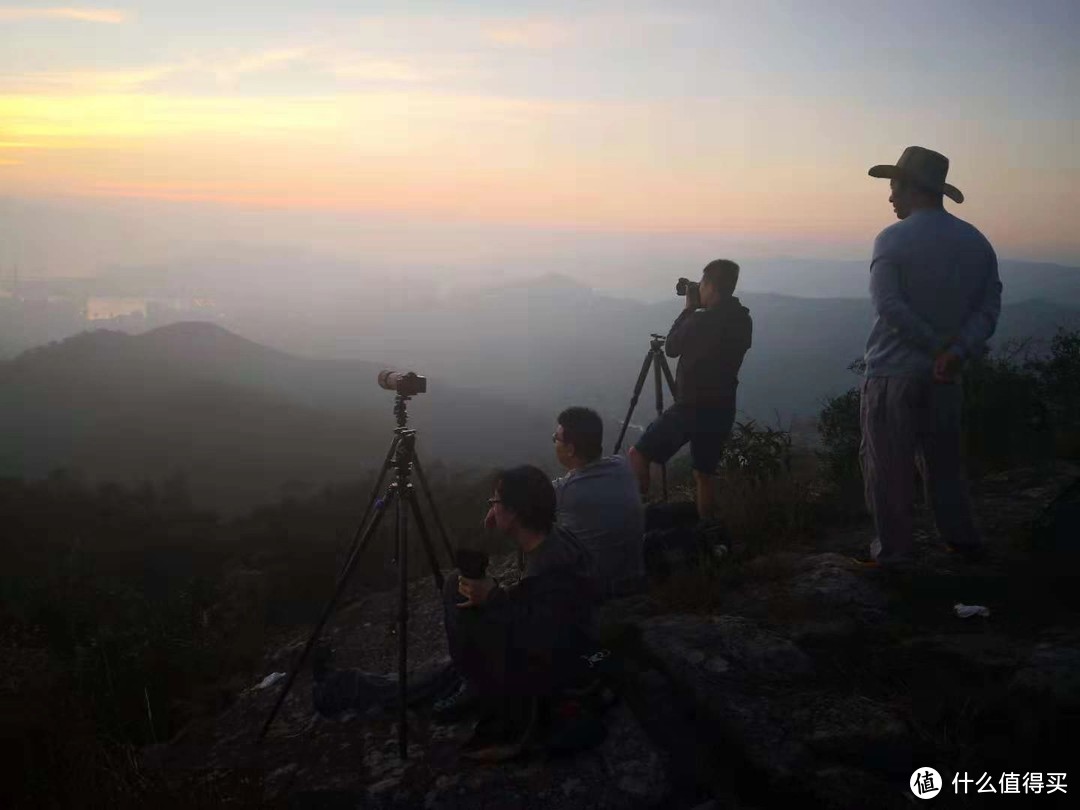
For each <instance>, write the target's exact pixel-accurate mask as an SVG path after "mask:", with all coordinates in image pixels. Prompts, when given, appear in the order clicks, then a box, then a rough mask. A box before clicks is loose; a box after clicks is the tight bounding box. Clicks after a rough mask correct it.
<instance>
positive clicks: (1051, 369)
mask: <svg viewBox="0 0 1080 810" xmlns="http://www.w3.org/2000/svg"><path fill="white" fill-rule="evenodd" d="M1028 368H1029V369H1030V370H1031V371H1032V372H1033V373H1034V374H1036V375H1037V376H1038V378H1039V386H1040V389H1041V395H1042V398H1043V400H1044V402H1045V403H1046V409H1047V413H1048V416H1049V419H1050V422H1051V424H1052V426H1053V430H1054V434H1055V449H1056V450H1057V452H1058V454H1059V455H1061V456H1062V457H1064V458H1071V459H1076V458H1080V331H1072V332H1066V331H1065V330H1059V331H1058V333H1057V334H1056V335H1055V336H1054V337H1053V339H1052V340H1051V342H1050V353H1049V355H1048V356H1047V357H1046V358H1044V359H1038V360H1033V361H1030V362H1029V363H1028Z"/></svg>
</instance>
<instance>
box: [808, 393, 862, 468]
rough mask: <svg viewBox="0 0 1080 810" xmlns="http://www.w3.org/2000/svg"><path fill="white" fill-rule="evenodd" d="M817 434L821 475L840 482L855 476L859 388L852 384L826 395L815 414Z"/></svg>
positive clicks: (860, 431) (857, 455) (858, 427)
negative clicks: (843, 390) (819, 440)
mask: <svg viewBox="0 0 1080 810" xmlns="http://www.w3.org/2000/svg"><path fill="white" fill-rule="evenodd" d="M818 434H819V435H820V437H821V445H822V447H823V449H822V450H818V451H817V453H816V455H817V458H818V461H819V462H820V463H821V471H822V474H823V475H824V476H825V479H826V480H827V481H828V482H830V483H832V484H838V485H843V484H844V483H846V482H848V481H851V480H853V479H855V478H858V477H859V474H860V472H859V444H860V442H861V441H862V430H861V429H860V426H859V390H858V389H857V388H852V389H850V390H848V391H845V392H844V393H843V394H840V395H839V396H835V397H829V398H828V399H827V400H826V401H825V407H824V408H822V409H821V415H820V416H819V417H818Z"/></svg>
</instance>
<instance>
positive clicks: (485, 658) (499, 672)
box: [443, 574, 509, 696]
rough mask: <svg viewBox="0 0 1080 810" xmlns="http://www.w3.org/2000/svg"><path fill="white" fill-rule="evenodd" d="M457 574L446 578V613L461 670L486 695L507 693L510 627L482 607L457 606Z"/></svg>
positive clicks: (448, 639) (453, 654) (448, 640)
mask: <svg viewBox="0 0 1080 810" xmlns="http://www.w3.org/2000/svg"><path fill="white" fill-rule="evenodd" d="M460 598H461V596H460V594H458V575H457V574H451V575H450V576H448V577H447V578H446V585H445V586H444V587H443V613H444V615H445V623H446V644H447V647H449V649H450V659H451V660H452V661H453V662H454V667H455V668H456V669H457V671H458V673H459V674H460V675H461V676H462V677H463V678H465V679H466V680H467V681H468V682H469V683H470V684H472V685H473V686H474V687H476V689H477V691H479V692H480V693H481V694H483V695H492V696H495V695H506V694H507V691H508V690H507V679H506V659H507V645H508V641H509V640H508V638H507V630H506V628H505V627H504V626H502V625H500V624H496V623H495V622H492V621H490V620H489V619H488V618H487V617H486V616H485V615H484V610H483V609H482V608H475V607H467V608H462V607H458V600H459V599H460Z"/></svg>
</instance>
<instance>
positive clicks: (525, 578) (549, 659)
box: [483, 527, 597, 694]
mask: <svg viewBox="0 0 1080 810" xmlns="http://www.w3.org/2000/svg"><path fill="white" fill-rule="evenodd" d="M591 571H592V561H591V559H590V557H589V555H588V553H587V552H586V551H585V550H584V548H583V547H582V546H581V545H580V544H579V543H578V542H577V541H576V540H575V539H574V537H573V535H571V534H569V533H568V532H566V531H565V530H563V529H561V528H559V527H555V528H554V529H553V530H552V532H551V534H549V535H548V537H547V539H546V540H544V542H543V543H542V544H541V546H540V547H539V548H537V549H536V551H534V552H532V553H531V554H528V555H526V558H525V570H524V572H523V575H522V578H521V581H520V582H519V583H518V584H517V585H515V586H513V587H511V588H505V589H504V588H501V587H499V588H496V589H495V590H494V591H492V593H491V595H490V596H489V597H488V599H487V602H486V603H485V605H484V608H483V610H484V615H485V619H486V620H487V621H491V622H495V623H498V624H501V625H503V626H504V627H505V629H506V640H507V659H506V676H507V683H506V688H507V689H508V691H510V692H511V693H517V694H550V693H551V691H552V690H553V689H557V688H559V687H560V686H563V685H566V684H567V683H569V682H571V681H573V680H574V678H575V677H576V675H577V673H578V671H579V669H580V667H581V656H582V655H584V654H588V653H590V652H592V651H593V650H595V648H596V646H597V641H596V637H595V633H594V626H595V608H596V602H597V595H596V586H595V579H594V578H593V577H592V576H591Z"/></svg>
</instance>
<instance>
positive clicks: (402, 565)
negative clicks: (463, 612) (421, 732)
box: [395, 490, 409, 760]
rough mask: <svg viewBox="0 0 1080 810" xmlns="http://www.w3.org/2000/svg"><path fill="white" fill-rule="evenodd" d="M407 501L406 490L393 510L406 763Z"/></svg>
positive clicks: (401, 737)
mask: <svg viewBox="0 0 1080 810" xmlns="http://www.w3.org/2000/svg"><path fill="white" fill-rule="evenodd" d="M406 498H408V490H406V491H405V492H403V493H398V499H397V503H396V504H395V506H396V507H397V529H396V532H395V533H396V534H397V550H398V553H397V556H398V701H399V709H400V712H401V714H400V717H399V718H398V719H399V722H400V724H401V725H399V726H398V756H399V757H400V758H401V759H403V760H404V759H406V757H408V753H409V741H408V736H409V732H408V728H407V726H406V721H407V720H408V706H407V703H406V693H407V692H408V691H409V684H408V677H409V675H408V656H409V652H408V650H409V639H408V631H409V556H408V548H407V547H408V542H409V534H408V518H409V510H408V507H407V506H406V505H405V502H404V500H405V499H406Z"/></svg>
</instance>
